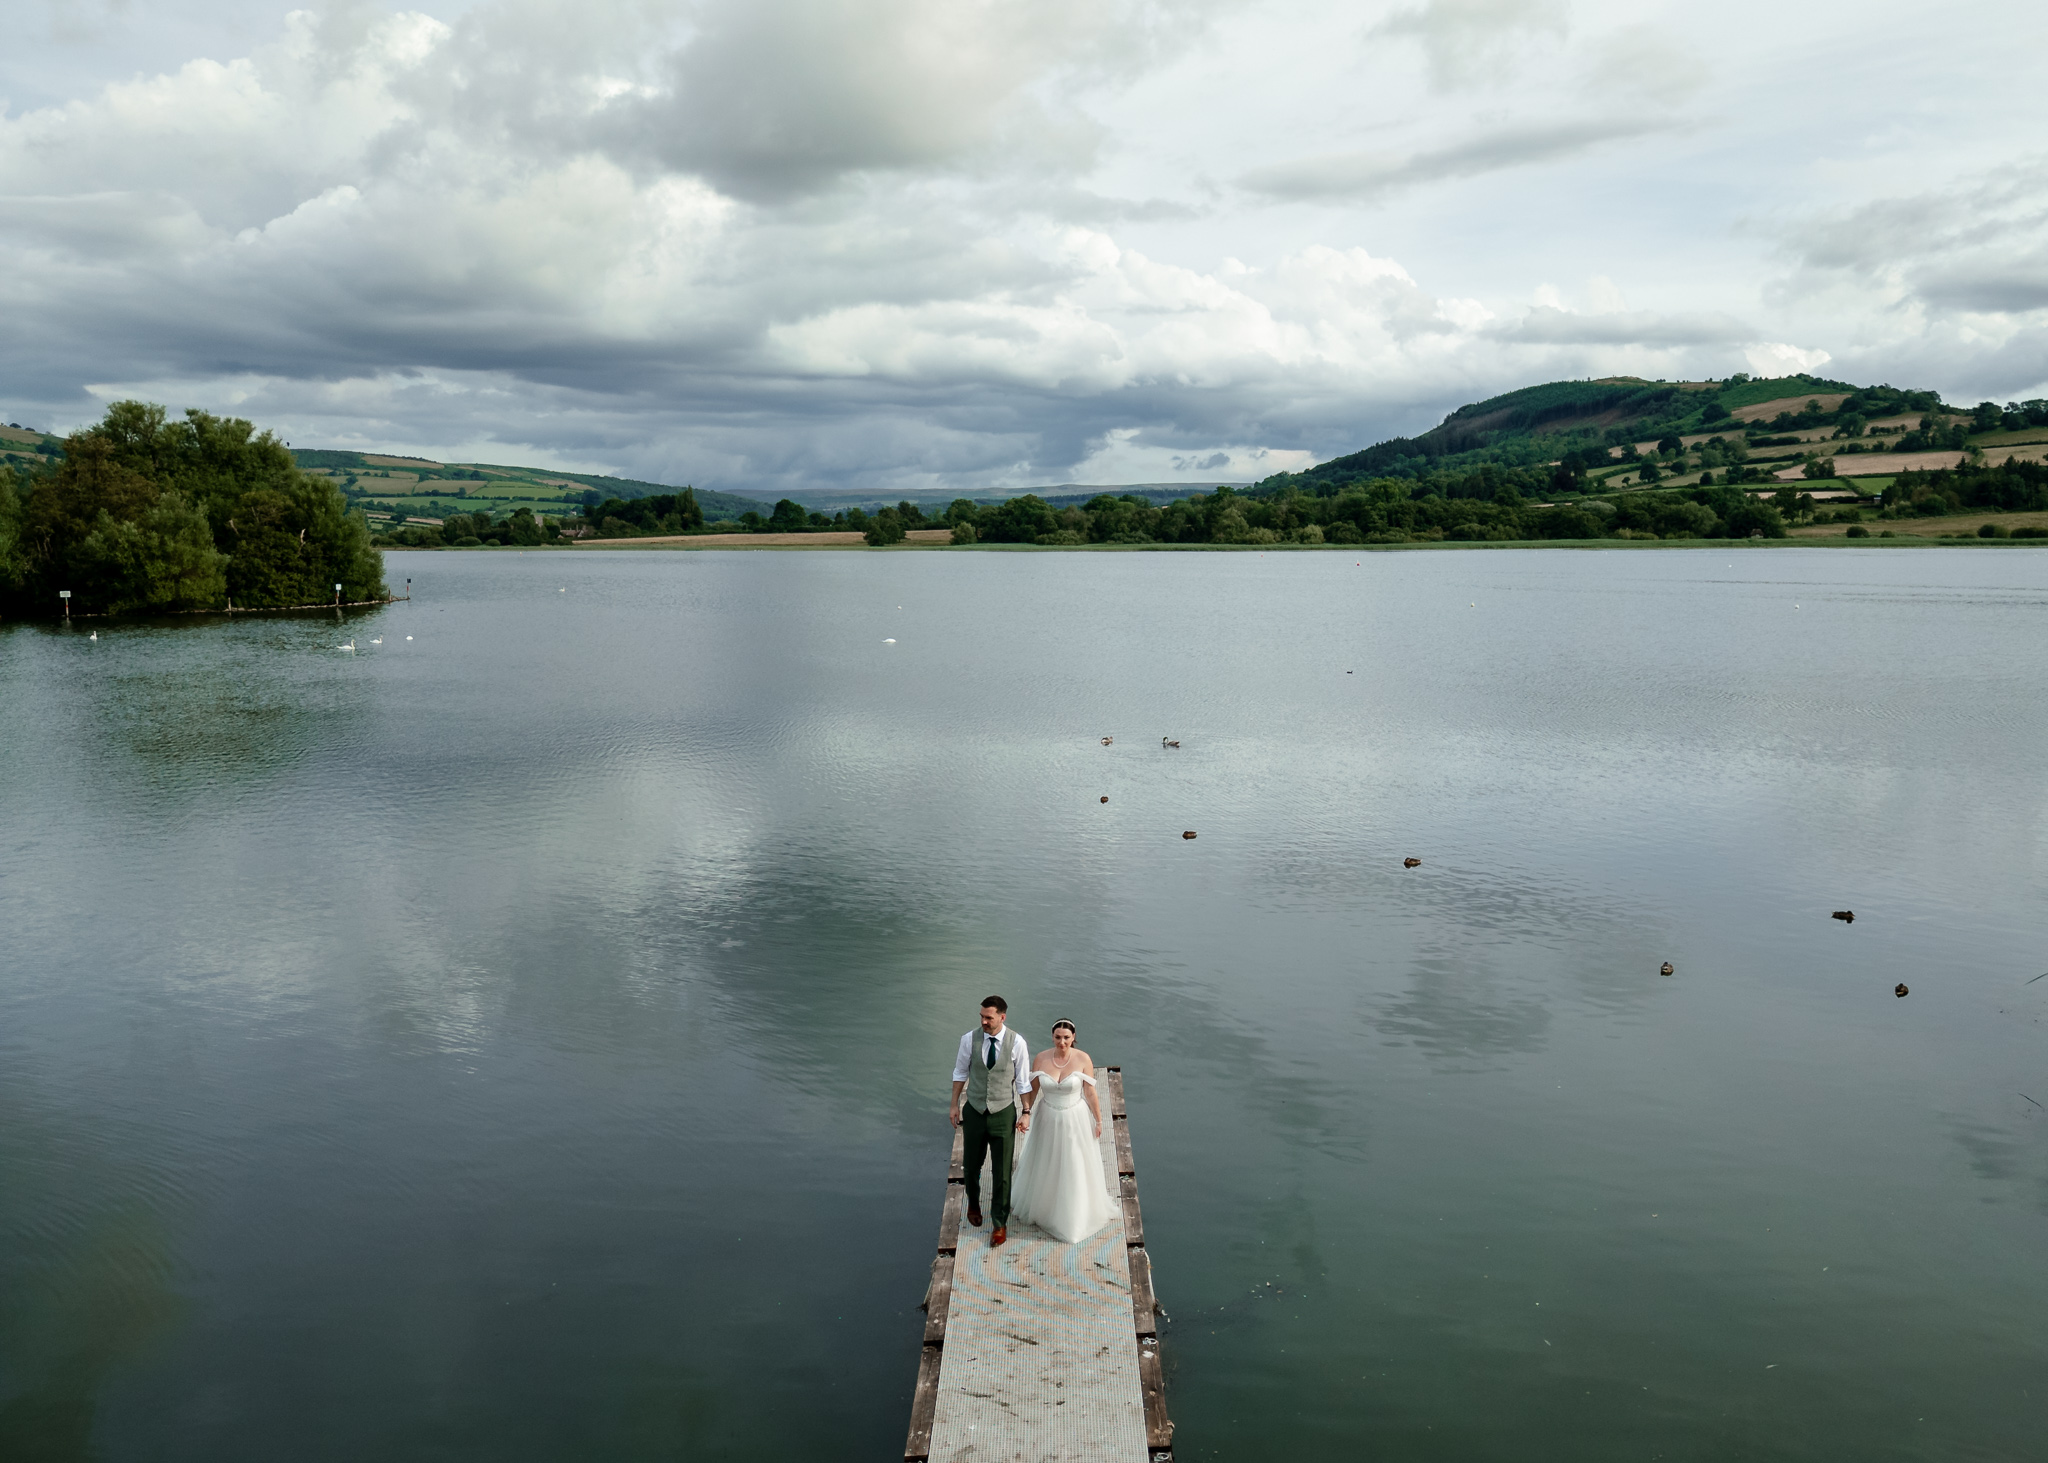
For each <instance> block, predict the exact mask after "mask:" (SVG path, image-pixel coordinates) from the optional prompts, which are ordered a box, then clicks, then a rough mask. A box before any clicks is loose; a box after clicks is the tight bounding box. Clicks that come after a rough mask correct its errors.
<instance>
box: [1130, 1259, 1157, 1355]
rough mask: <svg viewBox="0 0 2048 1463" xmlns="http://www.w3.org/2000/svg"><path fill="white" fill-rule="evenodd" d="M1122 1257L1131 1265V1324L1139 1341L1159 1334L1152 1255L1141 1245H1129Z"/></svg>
mask: <svg viewBox="0 0 2048 1463" xmlns="http://www.w3.org/2000/svg"><path fill="white" fill-rule="evenodd" d="M1128 1250H1129V1253H1127V1254H1126V1255H1125V1256H1124V1259H1125V1260H1126V1261H1127V1262H1128V1263H1129V1265H1130V1267H1131V1326H1132V1329H1133V1330H1135V1331H1136V1332H1137V1335H1138V1339H1139V1340H1140V1341H1142V1340H1144V1339H1145V1338H1147V1337H1154V1338H1156V1337H1157V1336H1158V1335H1159V1319H1158V1317H1159V1303H1158V1302H1157V1301H1156V1300H1154V1299H1153V1297H1152V1257H1151V1256H1150V1255H1148V1254H1146V1253H1145V1247H1144V1246H1143V1245H1131V1246H1129V1247H1128Z"/></svg>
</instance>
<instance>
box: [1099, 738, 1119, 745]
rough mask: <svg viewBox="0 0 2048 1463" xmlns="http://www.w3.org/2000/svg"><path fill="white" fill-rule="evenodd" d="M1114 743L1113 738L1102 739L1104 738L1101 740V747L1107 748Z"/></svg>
mask: <svg viewBox="0 0 2048 1463" xmlns="http://www.w3.org/2000/svg"><path fill="white" fill-rule="evenodd" d="M1115 741H1116V738H1115V737H1104V738H1103V739H1102V745H1103V746H1105V747H1107V746H1109V745H1111V744H1112V743H1113V742H1115Z"/></svg>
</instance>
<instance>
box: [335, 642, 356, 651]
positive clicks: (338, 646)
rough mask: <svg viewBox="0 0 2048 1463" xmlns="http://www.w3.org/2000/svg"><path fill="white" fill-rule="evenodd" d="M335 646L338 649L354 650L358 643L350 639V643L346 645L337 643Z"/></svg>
mask: <svg viewBox="0 0 2048 1463" xmlns="http://www.w3.org/2000/svg"><path fill="white" fill-rule="evenodd" d="M334 648H335V649H336V650H347V651H351V652H353V651H354V650H355V648H356V643H355V641H353V640H351V641H349V643H348V644H346V645H337V646H335V647H334Z"/></svg>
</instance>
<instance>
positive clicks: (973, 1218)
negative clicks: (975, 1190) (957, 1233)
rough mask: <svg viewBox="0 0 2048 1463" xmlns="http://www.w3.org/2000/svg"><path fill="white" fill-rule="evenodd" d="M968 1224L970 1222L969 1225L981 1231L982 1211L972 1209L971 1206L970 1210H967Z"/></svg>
mask: <svg viewBox="0 0 2048 1463" xmlns="http://www.w3.org/2000/svg"><path fill="white" fill-rule="evenodd" d="M967 1222H968V1223H969V1224H971V1225H973V1226H974V1227H975V1228H976V1229H980V1228H981V1211H980V1210H979V1209H976V1208H974V1207H972V1206H969V1208H968V1210H967Z"/></svg>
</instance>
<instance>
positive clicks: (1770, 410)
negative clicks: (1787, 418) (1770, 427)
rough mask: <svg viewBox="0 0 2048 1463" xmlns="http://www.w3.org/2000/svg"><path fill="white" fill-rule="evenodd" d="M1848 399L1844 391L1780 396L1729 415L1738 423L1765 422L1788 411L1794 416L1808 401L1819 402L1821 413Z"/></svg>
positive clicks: (1804, 407) (1755, 403)
mask: <svg viewBox="0 0 2048 1463" xmlns="http://www.w3.org/2000/svg"><path fill="white" fill-rule="evenodd" d="M1848 399H1849V393H1848V392H1846V391H1814V392H1809V393H1807V394H1805V395H1803V396H1780V397H1778V398H1777V399H1775V400H1773V401H1759V402H1753V403H1752V404H1750V405H1749V406H1738V407H1737V408H1735V410H1734V411H1733V412H1731V413H1730V415H1731V416H1733V417H1734V418H1735V420H1736V421H1738V422H1767V421H1769V420H1770V419H1771V418H1772V417H1774V416H1776V415H1777V414H1778V413H1779V412H1781V411H1789V412H1791V413H1792V414H1793V415H1795V416H1796V415H1798V414H1799V413H1800V412H1802V411H1804V410H1806V403H1808V402H1809V401H1817V402H1819V403H1820V409H1821V410H1822V411H1833V410H1834V409H1835V408H1836V407H1838V406H1840V405H1841V404H1842V403H1843V402H1845V401H1847V400H1848Z"/></svg>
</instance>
